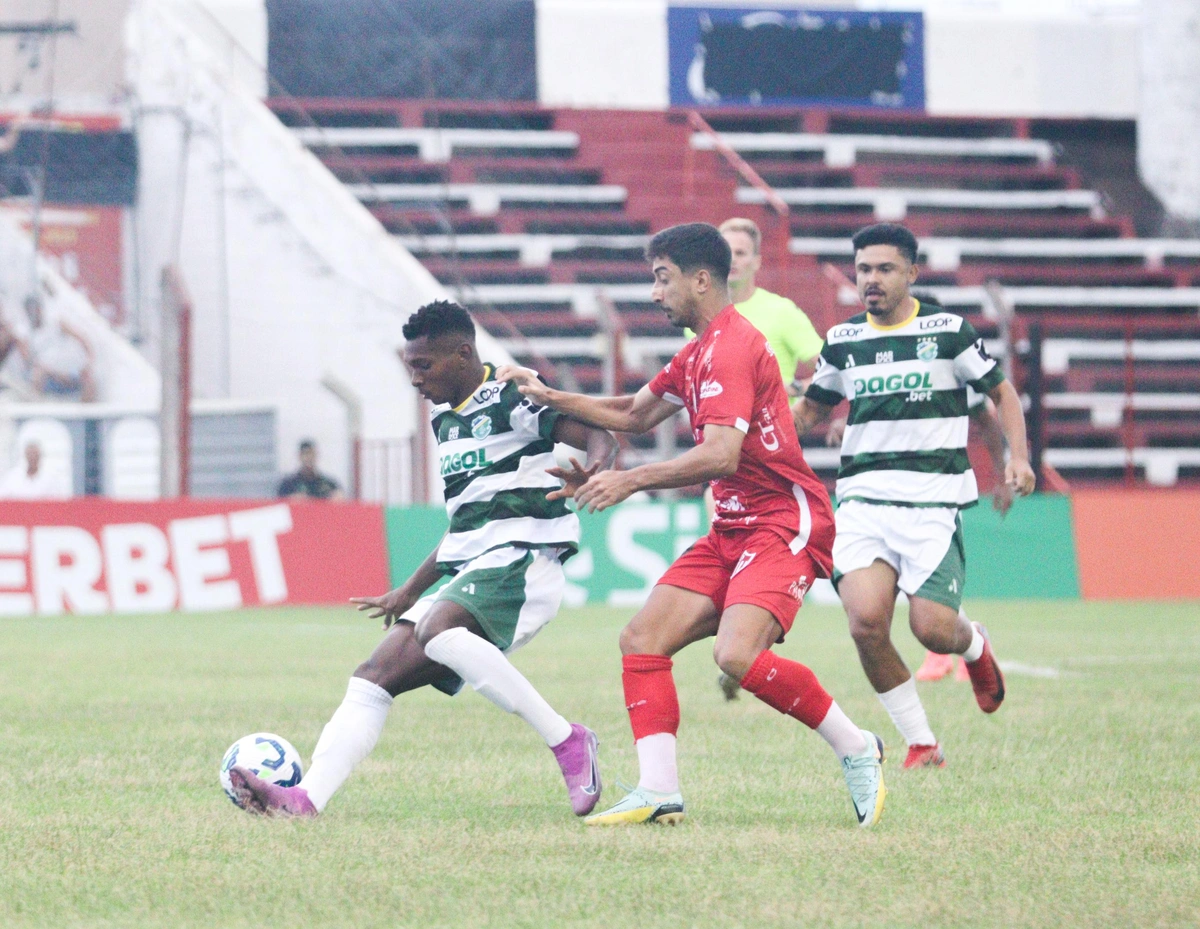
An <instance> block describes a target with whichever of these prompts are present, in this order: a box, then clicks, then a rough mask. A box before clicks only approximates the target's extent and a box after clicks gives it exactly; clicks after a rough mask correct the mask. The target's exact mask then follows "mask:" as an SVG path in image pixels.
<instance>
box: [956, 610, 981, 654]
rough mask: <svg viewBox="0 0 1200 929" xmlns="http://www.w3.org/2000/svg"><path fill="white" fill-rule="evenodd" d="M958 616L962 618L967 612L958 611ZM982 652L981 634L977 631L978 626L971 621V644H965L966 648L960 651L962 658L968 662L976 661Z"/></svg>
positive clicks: (965, 616)
mask: <svg viewBox="0 0 1200 929" xmlns="http://www.w3.org/2000/svg"><path fill="white" fill-rule="evenodd" d="M958 615H959V616H961V617H962V618H963V619H966V618H967V614H966V613H963V612H962V611H959V614H958ZM982 654H983V634H982V633H981V632H980V631H979V627H978V626H976V625H975V624H974V623H971V644H970V645H968V646H967V650H966V651H965V652H963V653H962V660H963V661H965V662H967V663H968V664H969V663H970V662H972V661H978V660H979V658H980V656H981V655H982Z"/></svg>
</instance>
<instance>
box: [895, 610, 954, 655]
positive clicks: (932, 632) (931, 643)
mask: <svg viewBox="0 0 1200 929" xmlns="http://www.w3.org/2000/svg"><path fill="white" fill-rule="evenodd" d="M958 626H959V619H958V613H957V612H956V611H951V609H950V608H949V607H946V608H945V609H942V610H937V611H927V612H917V611H915V610H912V611H910V612H909V617H908V627H909V628H910V629H911V630H912V634H913V636H914V637H915V638H916V640H917V641H918V642H920V643H921V644H922V645H924V646H925V647H926V648H928V649H932V650H933V651H935V652H941V653H943V654H947V653H949V652H952V651H954V649H955V645H956V644H957V642H956V638H957V636H958Z"/></svg>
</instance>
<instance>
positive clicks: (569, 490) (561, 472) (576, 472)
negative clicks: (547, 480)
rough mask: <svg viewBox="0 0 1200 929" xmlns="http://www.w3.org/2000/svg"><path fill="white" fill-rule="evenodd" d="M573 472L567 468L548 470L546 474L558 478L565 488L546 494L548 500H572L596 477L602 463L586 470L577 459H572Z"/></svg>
mask: <svg viewBox="0 0 1200 929" xmlns="http://www.w3.org/2000/svg"><path fill="white" fill-rule="evenodd" d="M570 461H571V470H570V471H568V470H567V469H566V468H557V467H556V468H547V469H546V473H547V474H549V475H550V476H551V477H556V478H558V479H559V480H560V481H562V482H563V486H562V487H560V488H559V489H558V490H552V491H550V493H548V494H546V499H547V500H563V499H567V500H570V499H571V498H572V497H574V496H575V494H576V493H578V491H579V488H580V487H582V486H583V485H584V484H586V483H587V482H588V481H589V480H591V479H592V478H593V477H595V476H596V472H598V471H599V470H600V462H598V461H597V462H594V463H593V464H592V465H591V467H588V468H585V467H584V466H583V465H581V464H580V463H579V462H578V461H577V460H576V459H574V458H572V459H570Z"/></svg>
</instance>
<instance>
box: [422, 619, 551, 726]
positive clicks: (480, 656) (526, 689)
mask: <svg viewBox="0 0 1200 929" xmlns="http://www.w3.org/2000/svg"><path fill="white" fill-rule="evenodd" d="M425 654H426V655H428V656H429V657H430V658H432V659H433V660H434V661H436V662H437V663H438V664H441V665H445V666H446V667H447V668H449V669H450V670H452V671H453V672H454V673H455V674H457V675H458V676H459V677H461V678H462V679H463V680H464V681H466V682H467V683H468V684H470V685H471V687H472V688H473V689H474V690H476V691H477V692H478V693H480V694H482V695H483V696H485V697H487V698H488V699H489V700H491V701H492V703H494V704H496V706H498V707H500V709H502V710H504V711H505V712H506V713H516V714H517V715H518V716H520V717H521V718H522V719H523V720H525V722H527V723H529V725H531V726H533V728H534V729H536V730H537V731H538V735H540V736H541V737H542V738H543V739H545V740H546V744H547V745H549V746H551V747H553V746H555V745H558V744H560V743H561V742H563V741H565V740H566V739H567V737H568V736H570V734H571V724H570V723H569V722H567V721H566V720H565V719H563V718H562V716H560V715H559V714H558V713H556V712H555V711H554V708H553V707H551V706H550V704H549V703H547V702H546V701H545V699H544V698H543V697H542V695H541V694H539V693H538V692H537V691H536V690H534V689H533V685H532V684H530V683H529V681H527V680H526V679H525V676H524V675H523V674H522V673H521V672H520V671H518V670H517V669H516V668H514V667H513V666H512V664H511V663H510V662H509V660H508V659H507V658H505V657H504V653H503V652H502V651H500V649H498V648H496V646H495V645H493V644H492V643H491V642H489V641H487V639H482V638H480V637H479V636H477V635H475V634H474V633H473V632H470V631H468V630H466V629H463V628H462V627H461V626H460V627H456V628H454V629H447V630H446V631H445V632H442V633H439V634H438V635H435V636H434V637H433V638H432V639H430V640H429V644H427V645H426V646H425Z"/></svg>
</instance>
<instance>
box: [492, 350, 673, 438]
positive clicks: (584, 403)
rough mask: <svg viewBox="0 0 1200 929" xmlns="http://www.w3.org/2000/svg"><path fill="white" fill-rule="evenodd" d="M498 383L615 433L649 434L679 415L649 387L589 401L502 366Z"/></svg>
mask: <svg viewBox="0 0 1200 929" xmlns="http://www.w3.org/2000/svg"><path fill="white" fill-rule="evenodd" d="M496 380H498V381H514V382H516V384H517V389H518V390H520V391H521V393H522V394H524V395H525V396H526V397H528V398H529V399H530V400H532V401H533V402H534V403H536V404H538V405H540V406H548V407H550V408H551V409H555V410H558V411H559V412H560V413H566V414H567V415H568V416H571V417H573V418H575V419H578V420H580V421H581V422H584V423H586V424H587V425H589V426H595V427H596V428H598V429H608V430H610V431H612V432H649V431H650V430H651V429H653V428H654V427H655V426H657V425H658V424H659V423H661V422H662V421H663V420H664V419H666V418H667V417H669V416H672V415H674V414H675V413H677V412H679V407H678V406H677V405H675V404H674V403H671V402H669V401H667V400H664V399H662V398H661V397H658V396H655V395H654V394H653V393H651V392H650V390H649V388H646V387H643V388H642V389H641V390H639V391H638V392H637V393H636V394H634V395H633V396H624V397H587V396H584V395H583V394H572V393H567V392H566V391H565V390H555V389H554V388H552V387H550V386H548V385H546V384H544V383H542V382H541V381H540V380H538V376H537V373H536V372H534V371H531V370H530V369H529V368H522V367H520V366H519V365H501V366H500V368H499V369H498V370H497V371H496Z"/></svg>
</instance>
